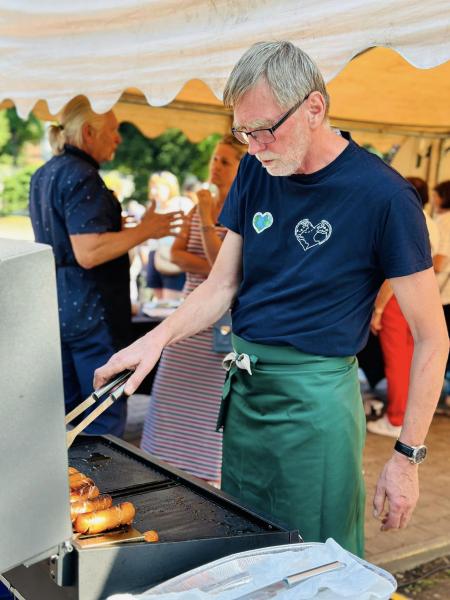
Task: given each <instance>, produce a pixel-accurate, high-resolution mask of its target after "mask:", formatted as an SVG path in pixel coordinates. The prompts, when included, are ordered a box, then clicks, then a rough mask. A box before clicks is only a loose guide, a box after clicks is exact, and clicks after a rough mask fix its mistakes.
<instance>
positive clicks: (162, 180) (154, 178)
mask: <svg viewBox="0 0 450 600" xmlns="http://www.w3.org/2000/svg"><path fill="white" fill-rule="evenodd" d="M152 183H153V184H154V185H165V186H166V187H167V188H169V200H170V199H171V198H175V196H179V195H180V184H179V183H178V179H177V178H176V176H175V175H174V174H173V173H171V172H170V171H158V172H157V173H153V174H152V175H150V177H149V180H148V190H149V192H150V186H151V184H152Z"/></svg>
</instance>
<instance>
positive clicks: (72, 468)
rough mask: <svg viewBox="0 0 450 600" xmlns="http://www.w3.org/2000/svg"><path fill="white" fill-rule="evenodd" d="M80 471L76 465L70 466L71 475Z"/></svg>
mask: <svg viewBox="0 0 450 600" xmlns="http://www.w3.org/2000/svg"><path fill="white" fill-rule="evenodd" d="M79 472H80V471H79V470H78V469H75V467H69V475H75V474H76V473H79Z"/></svg>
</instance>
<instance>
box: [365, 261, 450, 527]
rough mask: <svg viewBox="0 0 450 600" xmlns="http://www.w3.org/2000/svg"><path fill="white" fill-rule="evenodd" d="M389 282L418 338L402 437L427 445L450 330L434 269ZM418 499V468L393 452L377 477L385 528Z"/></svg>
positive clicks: (398, 523)
mask: <svg viewBox="0 0 450 600" xmlns="http://www.w3.org/2000/svg"><path fill="white" fill-rule="evenodd" d="M390 283H391V285H392V288H393V291H394V294H395V296H396V298H397V300H398V302H399V305H400V308H401V311H402V313H403V315H404V316H405V318H406V320H407V322H408V325H409V327H410V329H411V333H412V335H413V338H414V355H413V360H412V365H411V372H410V381H409V392H408V403H407V409H406V414H405V417H404V421H403V427H402V430H401V434H400V437H399V439H400V441H401V442H403V443H405V444H408V445H409V446H418V445H421V444H423V443H424V441H425V437H426V435H427V432H428V429H429V427H430V423H431V420H432V418H433V414H434V411H435V408H436V405H437V402H438V399H439V394H440V391H441V387H442V381H443V378H444V370H445V364H446V361H447V356H448V350H449V340H448V335H447V328H446V325H445V319H444V314H443V311H442V305H441V300H440V297H439V291H438V287H437V284H436V278H435V275H434V271H433V269H432V268H430V269H427V270H426V271H421V272H420V273H414V274H413V275H408V276H406V277H396V278H392V279H390ZM418 497H419V480H418V465H413V464H411V463H410V462H409V460H408V458H407V457H405V456H403V455H402V454H399V453H398V452H396V451H395V450H394V451H393V454H392V457H391V458H390V459H389V461H388V462H387V463H386V465H385V466H384V469H383V471H382V473H381V475H380V477H379V479H378V483H377V486H376V490H375V496H374V501H373V506H374V515H375V516H377V517H379V518H380V519H381V521H382V526H381V529H382V530H386V529H396V528H399V527H405V526H406V525H407V523H408V521H409V520H410V518H411V515H412V512H413V510H414V507H415V505H416V503H417V500H418ZM386 503H387V506H386ZM385 509H387V510H386V512H385V513H384V511H385Z"/></svg>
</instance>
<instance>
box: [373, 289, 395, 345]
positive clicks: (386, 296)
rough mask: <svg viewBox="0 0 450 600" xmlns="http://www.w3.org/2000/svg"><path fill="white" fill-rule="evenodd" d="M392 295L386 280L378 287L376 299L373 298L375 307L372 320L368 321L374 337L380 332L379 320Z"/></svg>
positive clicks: (392, 292)
mask: <svg viewBox="0 0 450 600" xmlns="http://www.w3.org/2000/svg"><path fill="white" fill-rule="evenodd" d="M393 295H394V291H393V289H392V287H391V284H390V283H389V281H388V280H387V279H386V281H384V282H383V285H382V286H381V287H380V290H379V292H378V295H377V297H376V298H375V305H374V308H373V314H372V320H371V321H370V329H371V331H372V333H373V334H374V335H378V334H379V332H380V331H381V318H382V316H383V312H384V309H385V307H386V304H387V303H388V302H389V300H390V299H391V298H392V296H393Z"/></svg>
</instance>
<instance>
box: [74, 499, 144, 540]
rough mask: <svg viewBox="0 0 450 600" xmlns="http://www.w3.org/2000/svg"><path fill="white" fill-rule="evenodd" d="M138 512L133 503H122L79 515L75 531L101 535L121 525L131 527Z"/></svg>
mask: <svg viewBox="0 0 450 600" xmlns="http://www.w3.org/2000/svg"><path fill="white" fill-rule="evenodd" d="M135 514H136V510H135V508H134V506H133V505H132V504H131V502H122V504H119V505H118V506H112V507H111V508H106V509H105V510H95V511H93V512H90V513H85V514H83V515H78V517H77V518H76V519H75V524H74V529H75V531H77V532H78V533H87V534H93V533H101V532H102V531H107V530H108V529H114V528H115V527H120V526H121V525H130V524H131V523H132V522H133V519H134V515H135Z"/></svg>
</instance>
